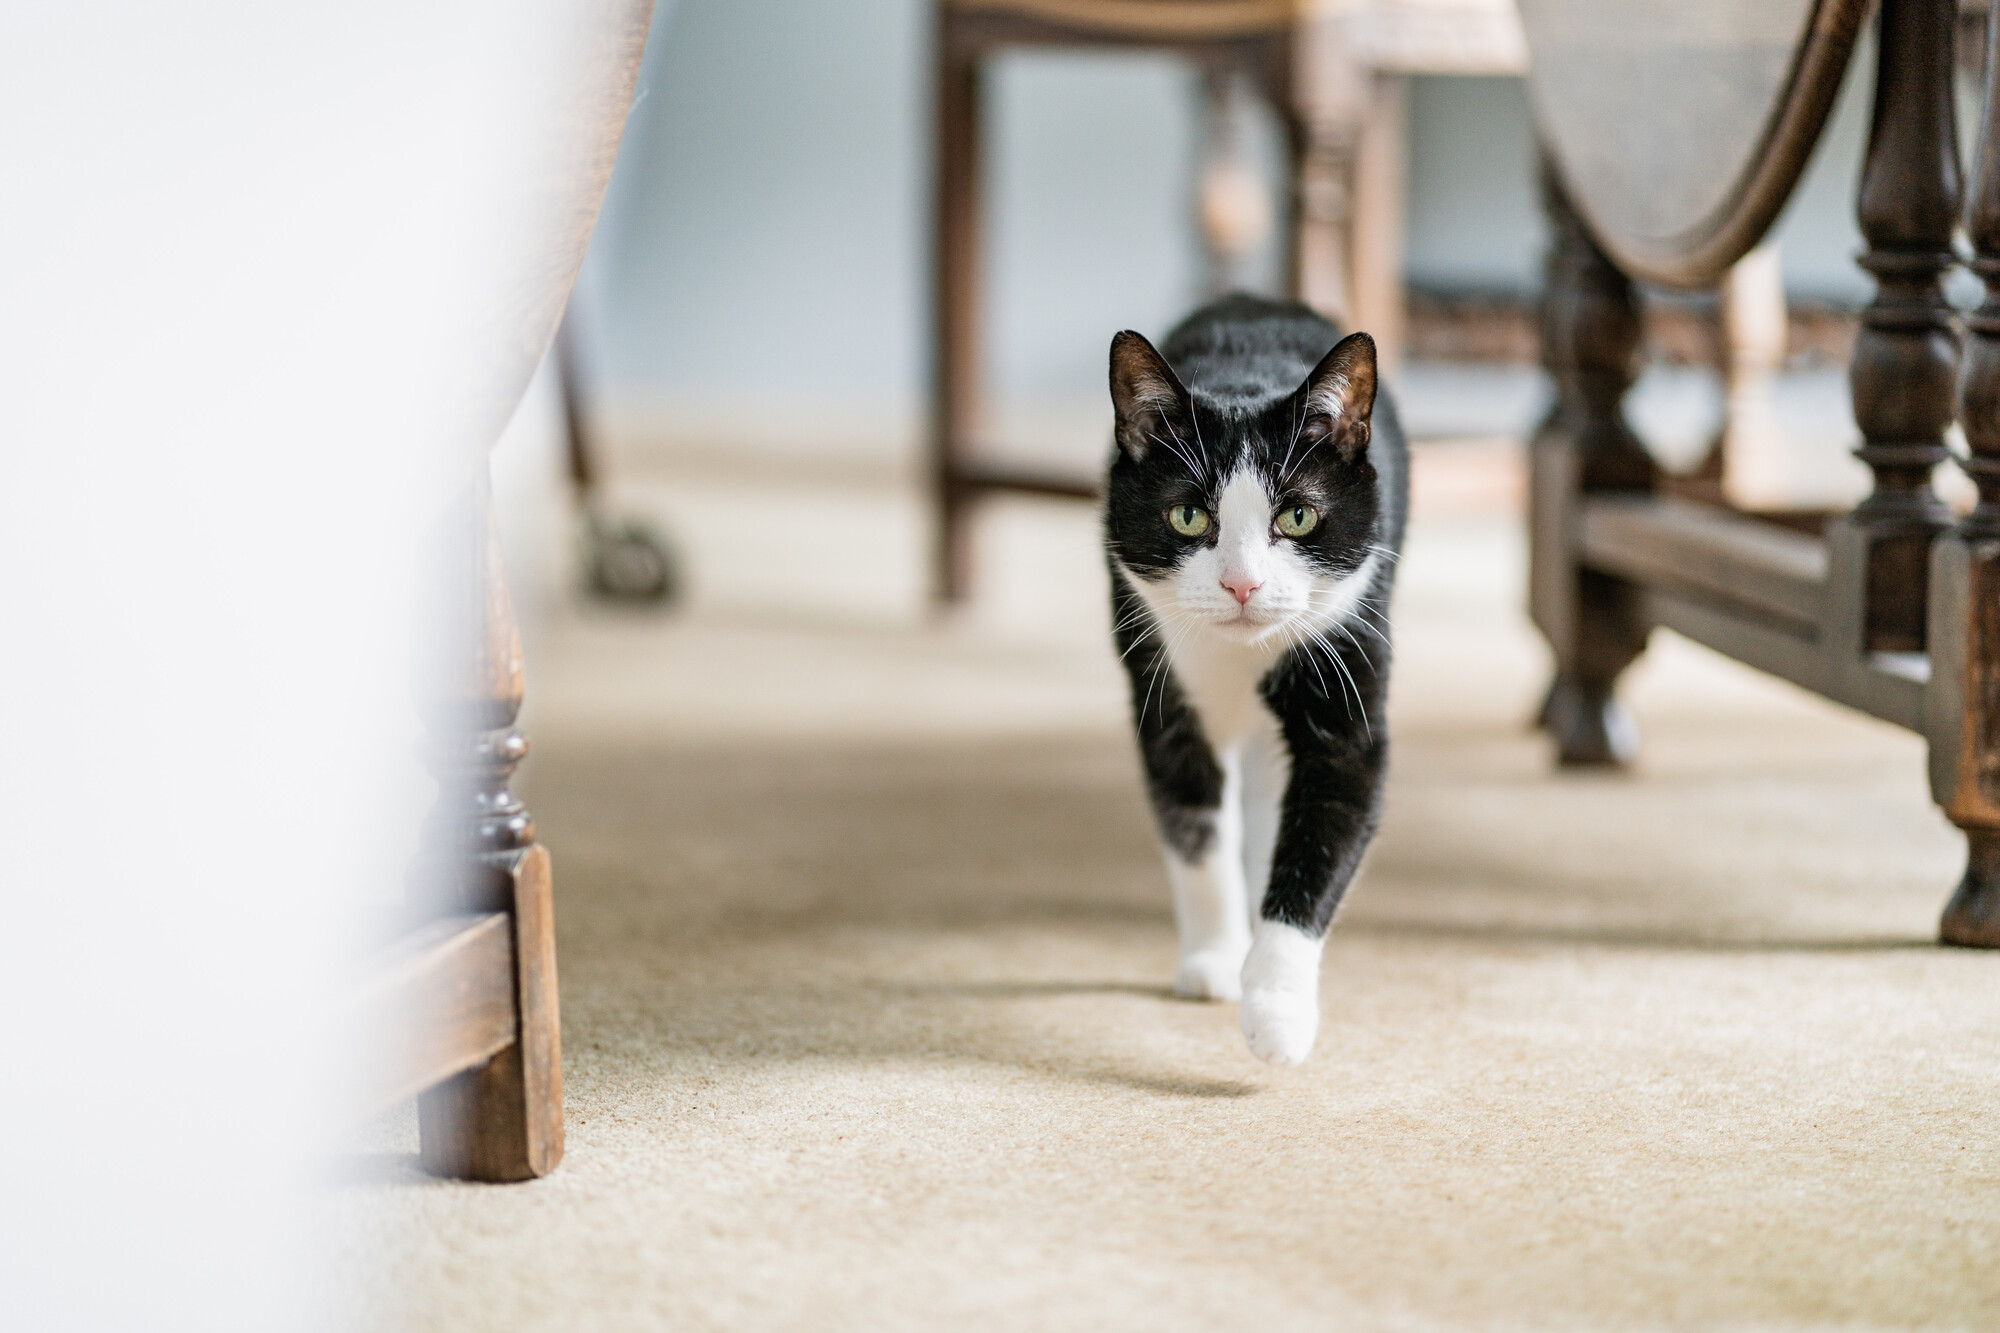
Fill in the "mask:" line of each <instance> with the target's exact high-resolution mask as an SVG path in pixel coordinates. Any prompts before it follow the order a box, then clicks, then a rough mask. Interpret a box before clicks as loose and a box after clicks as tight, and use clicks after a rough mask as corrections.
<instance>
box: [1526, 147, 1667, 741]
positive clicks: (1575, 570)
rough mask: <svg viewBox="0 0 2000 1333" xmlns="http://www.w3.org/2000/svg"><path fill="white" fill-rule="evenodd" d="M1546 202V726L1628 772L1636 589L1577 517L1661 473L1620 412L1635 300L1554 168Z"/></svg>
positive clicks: (1538, 612)
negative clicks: (1581, 541)
mask: <svg viewBox="0 0 2000 1333" xmlns="http://www.w3.org/2000/svg"><path fill="white" fill-rule="evenodd" d="M1542 196H1543V203H1544V207H1545V208H1546V209H1547V211H1548V215H1549V221H1550V225H1551V230H1552V233H1553V244H1552V245H1551V248H1550V251H1549V258H1548V269H1547V273H1548V278H1547V283H1546V286H1545V289H1544V293H1543V297H1542V310H1541V320H1540V323H1541V339H1542V364H1543V365H1544V366H1545V367H1547V369H1548V371H1549V374H1550V376H1551V377H1552V378H1553V379H1554V380H1555V385H1556V401H1555V404H1554V406H1553V407H1552V408H1551V409H1550V412H1549V415H1548V417H1547V419H1546V420H1545V421H1544V422H1543V423H1542V426H1541V428H1540V429H1539V430H1538V431H1537V432H1536V434H1535V438H1534V440H1533V441H1532V442H1531V444H1530V446H1529V447H1530V479H1531V493H1530V511H1531V512H1530V528H1529V556H1530V570H1529V608H1530V610H1531V612H1532V613H1533V616H1534V620H1535V624H1536V625H1537V626H1538V627H1539V628H1540V629H1541V631H1542V633H1543V635H1544V636H1546V637H1547V639H1548V641H1549V646H1550V647H1551V648H1552V649H1553V650H1554V651H1555V658H1556V676H1555V681H1554V682H1553V684H1551V685H1550V687H1549V694H1548V698H1547V701H1546V702H1545V703H1544V704H1543V707H1542V715H1541V723H1542V725H1543V726H1544V727H1546V728H1547V729H1548V730H1549V731H1550V732H1551V733H1553V735H1554V736H1555V739H1556V751H1557V755H1558V757H1559V758H1560V760H1561V762H1562V763H1564V764H1568V765H1591V764H1622V763H1625V762H1627V761H1629V760H1630V759H1631V758H1632V755H1633V753H1634V752H1635V750H1636V748H1637V744H1638V734H1637V729H1636V728H1635V727H1634V726H1633V724H1632V720H1631V716H1630V714H1628V713H1627V712H1626V711H1625V708H1624V705H1622V704H1620V703H1619V702H1618V700H1617V699H1616V698H1615V697H1614V696H1613V692H1612V691H1613V687H1614V686H1615V685H1616V683H1617V680H1618V676H1619V674H1620V673H1621V672H1623V671H1624V670H1625V668H1626V667H1628V666H1630V665H1631V664H1632V662H1633V660H1634V659H1636V658H1637V657H1638V656H1639V654H1640V653H1641V652H1643V651H1644V650H1645V646H1646V635H1647V631H1648V628H1649V627H1648V626H1647V624H1646V623H1645V621H1644V619H1643V617H1642V616H1641V614H1640V610H1639V590H1638V588H1637V587H1635V586H1634V585H1632V584H1630V583H1627V582H1625V581H1624V580H1622V579H1617V578H1613V577H1612V576H1610V575H1608V574H1604V573H1600V572H1599V571H1597V570H1592V569H1586V568H1584V567H1583V566H1582V564H1581V562H1580V560H1579V558H1578V549H1577V512H1578V506H1579V502H1580V500H1581V499H1582V497H1583V496H1584V495H1585V494H1589V493H1594V492H1604V491H1621V490H1623V491H1630V490H1650V489H1652V488H1653V485H1654V483H1655V480H1656V478H1657V473H1658V470H1657V468H1656V467H1655V466H1654V464H1653V460H1652V458H1651V457H1650V456H1649V455H1648V454H1647V453H1646V450H1645V448H1644V446H1642V445H1641V444H1640V443H1639V440H1638V438H1637V437H1636V436H1634V435H1633V434H1632V430H1631V428H1630V427H1629V426H1627V425H1626V424H1625V417H1624V414H1623V413H1622V412H1621V411H1620V404H1621V402H1622V401H1623V400H1624V397H1625V391H1626V390H1627V389H1629V388H1631V387H1632V383H1633V381H1634V380H1635V379H1636V378H1637V376H1638V353H1639V337H1640V321H1639V294H1638V290H1637V288H1635V287H1634V286H1633V284H1632V281H1631V279H1629V278H1627V277H1626V276H1625V275H1624V274H1623V273H1621V272H1619V271H1618V268H1617V266H1616V265H1614V264H1613V263H1612V262H1611V260H1610V259H1609V258H1607V257H1606V256H1605V254H1604V252H1603V251H1602V250H1601V249H1599V248H1598V246H1597V243H1596V242H1595V241H1593V240H1592V239H1591V238H1590V233H1589V232H1588V231H1586V230H1585V228H1584V225H1583V222H1582V219H1580V218H1579V217H1578V216H1577V214H1576V211H1575V209H1574V208H1573V207H1571V205H1570V203H1569V200H1568V198H1567V197H1566V196H1565V194H1564V193H1563V189H1562V185H1561V183H1560V182H1559V181H1558V180H1557V178H1556V174H1555V169H1554V167H1553V166H1551V165H1550V164H1549V163H1548V162H1547V161H1546V160H1545V161H1544V162H1543V166H1542Z"/></svg>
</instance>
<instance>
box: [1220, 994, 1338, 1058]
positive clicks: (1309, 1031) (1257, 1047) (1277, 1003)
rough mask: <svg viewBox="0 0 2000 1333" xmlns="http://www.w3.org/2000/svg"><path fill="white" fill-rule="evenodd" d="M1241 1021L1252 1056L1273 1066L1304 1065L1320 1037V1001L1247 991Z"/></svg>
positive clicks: (1295, 996)
mask: <svg viewBox="0 0 2000 1333" xmlns="http://www.w3.org/2000/svg"><path fill="white" fill-rule="evenodd" d="M1240 1017H1241V1019H1242V1022H1243V1037H1244V1040H1246V1041H1248V1042H1249V1043H1250V1054H1252V1055H1254V1056H1256V1057H1257V1058H1258V1059H1259V1060H1268V1061H1269V1062H1270V1063H1272V1064H1274V1065H1286V1066H1290V1065H1297V1064H1303V1063H1305V1058H1306V1056H1307V1055H1309V1054H1311V1053H1312V1048H1313V1038H1314V1037H1316V1036H1318V1035H1319V997H1318V996H1317V995H1310V994H1307V995H1301V994H1299V993H1298V992H1297V991H1288V990H1253V991H1248V992H1246V993H1245V994H1244V996H1243V1011H1242V1013H1241V1015H1240Z"/></svg>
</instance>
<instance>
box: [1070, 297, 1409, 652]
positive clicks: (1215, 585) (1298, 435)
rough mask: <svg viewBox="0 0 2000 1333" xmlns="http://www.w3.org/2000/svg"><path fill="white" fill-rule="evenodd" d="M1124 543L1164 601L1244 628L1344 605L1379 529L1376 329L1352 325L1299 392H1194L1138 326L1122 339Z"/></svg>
mask: <svg viewBox="0 0 2000 1333" xmlns="http://www.w3.org/2000/svg"><path fill="white" fill-rule="evenodd" d="M1111 401H1112V405H1113V406H1114V408H1115V409H1116V411H1117V440H1118V450H1117V454H1116V456H1115V457H1114V458H1113V460H1112V465H1111V477H1110V483H1109V486H1108V489H1107V499H1106V510H1105V527H1106V537H1107V539H1108V541H1109V543H1110V546H1111V551H1112V553H1113V554H1114V555H1115V556H1116V557H1117V559H1118V560H1119V561H1120V562H1121V563H1122V564H1123V566H1124V568H1125V570H1126V572H1127V573H1128V574H1130V576H1131V577H1132V579H1133V580H1134V581H1135V582H1136V584H1137V587H1138V591H1139V593H1140V595H1141V596H1143V597H1144V598H1145V599H1146V601H1147V602H1148V604H1150V605H1151V606H1152V607H1153V609H1154V610H1155V611H1156V612H1158V613H1161V614H1162V615H1164V616H1166V617H1167V618H1169V619H1170V620H1175V621H1180V622H1192V623H1193V624H1195V625H1199V626H1203V627H1207V628H1209V629H1212V630H1213V631H1215V632H1217V633H1219V634H1221V635H1223V636H1225V637H1227V638H1231V639H1235V640H1238V641H1240V642H1245V643H1256V642H1261V641H1265V640H1272V639H1282V638H1284V637H1285V636H1286V631H1287V629H1288V628H1297V627H1299V626H1301V625H1310V624H1311V623H1312V622H1315V621H1320V620H1324V619H1327V618H1330V617H1334V616H1338V615H1341V614H1344V612H1345V611H1346V609H1347V608H1348V606H1350V605H1351V604H1352V601H1353V599H1354V598H1356V597H1357V596H1359V595H1360V594H1361V592H1362V591H1363V589H1362V587H1361V586H1359V585H1361V584H1363V583H1365V582H1366V580H1365V578H1356V575H1357V574H1358V573H1359V572H1360V571H1361V570H1362V567H1363V566H1364V565H1367V564H1368V562H1369V560H1370V557H1371V556H1372V555H1373V554H1374V552H1375V550H1376V543H1377V541H1378V540H1379V539H1378V537H1377V535H1376V533H1377V529H1378V523H1379V520H1380V517H1381V498H1380V494H1379V491H1378V488H1377V486H1376V480H1375V469H1374V467H1373V465H1372V464H1370V462H1369V459H1368V438H1369V416H1370V414H1371V413H1372V412H1373V410H1374V407H1375V343H1374V340H1373V339H1371V338H1370V337H1369V336H1368V335H1367V334H1365V333H1356V334H1352V335H1350V336H1349V337H1347V338H1345V339H1343V340H1342V341H1341V342H1340V343H1339V344H1338V345H1337V346H1335V347H1334V349H1333V350H1332V351H1330V352H1328V353H1327V354H1326V355H1325V356H1324V357H1323V358H1321V360H1320V363H1319V364H1318V365H1317V366H1315V367H1313V369H1312V372H1311V373H1310V374H1308V375H1307V376H1306V377H1305V379H1304V380H1303V381H1302V382H1301V383H1300V384H1299V386H1298V387H1297V388H1296V389H1294V390H1292V391H1290V392H1288V393H1287V392H1280V393H1277V394H1276V395H1273V396H1267V397H1258V396H1254V395H1247V394H1246V395H1242V396H1232V397H1222V396H1210V395H1208V394H1205V393H1204V394H1196V393H1191V392H1189V390H1188V389H1187V388H1186V386H1184V385H1183V384H1182V383H1181V381H1180V378H1179V377H1178V376H1177V375H1175V374H1174V371H1173V368H1172V367H1171V366H1169V365H1168V364H1167V362H1166V359H1165V358H1164V357H1162V356H1161V355H1160V354H1159V352H1157V351H1155V350H1154V348H1153V345H1152V344H1151V343H1149V342H1147V341H1146V340H1145V339H1144V338H1143V337H1141V336H1140V335H1138V334H1136V333H1132V332H1130V331H1127V332H1124V333H1121V334H1119V335H1118V336H1117V337H1116V338H1113V339H1112V340H1111Z"/></svg>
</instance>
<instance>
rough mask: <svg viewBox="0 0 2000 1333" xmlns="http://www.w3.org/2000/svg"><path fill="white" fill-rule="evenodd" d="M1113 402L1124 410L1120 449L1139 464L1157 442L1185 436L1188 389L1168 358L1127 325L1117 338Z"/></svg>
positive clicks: (1113, 344) (1121, 412) (1113, 353)
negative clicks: (1168, 362)
mask: <svg viewBox="0 0 2000 1333" xmlns="http://www.w3.org/2000/svg"><path fill="white" fill-rule="evenodd" d="M1111 406H1112V408H1113V409H1114V410H1115V411H1116V412H1117V414H1118V424H1117V427H1116V434H1117V438H1118V447H1119V448H1120V449H1123V450H1124V451H1125V453H1126V455H1127V456H1128V457H1129V458H1131V459H1132V460H1133V461H1134V462H1138V461H1139V460H1140V459H1143V458H1144V457H1145V456H1146V454H1147V452H1148V451H1149V450H1151V449H1152V448H1153V447H1154V445H1156V444H1160V445H1164V446H1165V447H1168V448H1171V447H1172V445H1171V444H1168V443H1167V441H1169V440H1171V439H1172V438H1173V437H1174V436H1175V435H1179V434H1183V433H1184V432H1185V429H1186V428H1185V426H1184V425H1183V423H1184V422H1185V421H1186V420H1187V414H1188V410H1189V404H1188V394H1187V390H1186V389H1185V388H1183V387H1182V386H1181V381H1180V377H1179V376H1178V375H1176V374H1174V368H1173V367H1172V366H1170V365H1168V364H1167V359H1166V358H1165V357H1163V356H1161V355H1160V354H1159V353H1158V352H1157V351H1155V350H1154V349H1153V344H1151V343H1149V342H1147V341H1146V340H1145V339H1144V338H1142V337H1140V336H1139V335H1138V334H1136V333H1134V332H1132V330H1130V329H1126V330H1125V331H1124V332H1123V333H1121V334H1119V335H1118V336H1117V337H1115V338H1113V339H1112V340H1111Z"/></svg>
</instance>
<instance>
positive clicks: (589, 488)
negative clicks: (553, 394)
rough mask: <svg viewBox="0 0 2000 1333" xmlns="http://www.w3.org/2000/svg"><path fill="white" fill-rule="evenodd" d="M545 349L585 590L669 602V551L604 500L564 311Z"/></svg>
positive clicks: (674, 585) (672, 566) (674, 578)
mask: <svg viewBox="0 0 2000 1333" xmlns="http://www.w3.org/2000/svg"><path fill="white" fill-rule="evenodd" d="M549 351H550V355H551V356H552V357H554V359H555V371H556V388H557V391H558V392H559V393H560V394H561V396H562V418H563V442H564V457H565V460H566V462H567V464H568V467H569V481H570V490H571V493H572V495H573V497H574V499H575V502H576V508H577V516H578V519H579V520H580V525H581V530H580V532H579V533H578V537H579V540H580V542H581V544H582V547H583V550H582V555H583V578H584V586H586V587H587V588H589V589H590V591H591V592H593V593H595V594H596V595H597V596H599V597H602V598H605V599H606V600H608V601H614V602H633V603H640V604H644V603H648V602H670V601H672V600H673V599H674V598H675V597H676V596H677V595H678V594H679V592H680V587H681V578H680V562H679V561H678V560H676V559H675V557H674V552H673V548H672V547H671V546H669V545H668V544H667V540H666V538H665V537H663V536H661V535H660V533H659V531H658V529H656V528H654V527H653V525H652V524H650V523H647V522H644V521H643V520H640V519H635V518H621V517H618V516H616V515H614V514H613V513H612V510H611V506H610V503H609V501H608V500H607V499H606V496H605V486H604V476H603V471H602V467H601V464H600V459H601V458H602V457H603V449H602V448H601V447H600V444H599V442H598V439H597V436H596V434H595V432H594V431H593V430H592V428H591V420H590V406H589V394H588V393H587V392H586V390H585V388H584V384H583V378H582V377H583V367H582V366H581V365H580V364H578V358H577V353H576V330H575V325H574V321H573V319H572V318H571V316H570V315H569V314H568V313H567V312H565V314H564V315H563V322H562V325H561V326H560V327H559V328H557V330H556V340H555V344H554V346H553V347H551V348H550V349H549Z"/></svg>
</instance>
